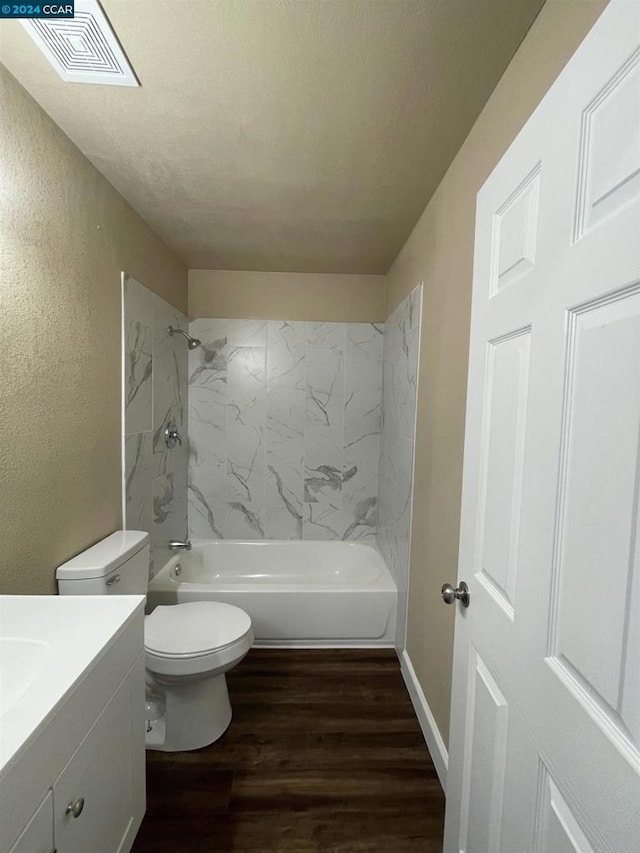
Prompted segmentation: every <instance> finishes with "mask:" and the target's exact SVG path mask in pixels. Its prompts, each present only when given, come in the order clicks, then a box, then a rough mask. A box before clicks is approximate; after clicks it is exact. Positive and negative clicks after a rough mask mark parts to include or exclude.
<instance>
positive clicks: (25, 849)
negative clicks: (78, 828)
mask: <svg viewBox="0 0 640 853" xmlns="http://www.w3.org/2000/svg"><path fill="white" fill-rule="evenodd" d="M52 850H53V797H52V796H51V791H49V793H48V794H47V796H46V797H45V798H44V800H43V801H42V803H41V804H40V806H39V808H38V810H37V812H36V813H35V814H34V816H33V817H32V818H31V820H30V821H29V823H28V824H27V826H26V827H25V830H24V832H23V833H22V835H21V836H20V838H18V840H17V841H16V843H15V844H14V845H13V847H12V848H11V850H10V851H9V853H51V851H52Z"/></svg>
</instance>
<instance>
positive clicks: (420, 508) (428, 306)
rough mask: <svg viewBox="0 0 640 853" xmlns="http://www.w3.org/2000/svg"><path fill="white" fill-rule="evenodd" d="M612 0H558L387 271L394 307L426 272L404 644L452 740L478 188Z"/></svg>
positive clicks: (440, 723) (546, 10) (527, 41)
mask: <svg viewBox="0 0 640 853" xmlns="http://www.w3.org/2000/svg"><path fill="white" fill-rule="evenodd" d="M605 6H606V0H549V2H547V4H546V5H545V6H544V8H543V10H542V12H541V14H540V16H539V17H538V19H537V20H536V22H535V24H534V25H533V27H532V29H531V30H530V32H529V34H528V35H527V37H526V39H525V41H524V42H523V44H522V45H521V47H520V49H519V50H518V52H517V54H516V55H515V56H514V58H513V60H512V62H511V64H510V65H509V67H508V68H507V70H506V72H505V74H504V76H503V78H502V80H501V81H500V83H499V84H498V86H497V87H496V89H495V91H494V93H493V94H492V96H491V98H490V100H489V101H488V102H487V105H486V106H485V108H484V110H483V112H482V114H481V115H480V117H479V118H478V120H477V122H476V124H475V125H474V127H473V129H472V131H471V133H470V134H469V136H468V137H467V139H466V141H465V143H464V145H463V146H462V148H461V149H460V152H459V153H458V155H457V157H456V159H455V160H454V162H453V163H452V165H451V167H450V168H449V170H448V172H447V174H446V175H445V177H444V179H443V180H442V182H441V184H440V186H439V187H438V190H437V191H436V193H435V195H434V197H433V198H432V200H431V202H430V203H429V205H428V206H427V208H426V210H425V211H424V213H423V215H422V217H421V219H420V220H419V222H418V224H417V225H416V227H415V229H414V231H413V233H412V234H411V236H410V237H409V239H408V241H407V243H406V244H405V246H404V248H403V249H402V251H401V252H400V254H399V255H398V257H397V259H396V261H395V262H394V264H393V266H392V268H391V270H390V271H389V276H388V291H387V314H390V313H391V311H392V310H393V309H394V308H395V307H396V305H397V304H398V303H399V302H400V300H401V299H402V298H403V297H404V296H405V295H406V294H407V293H408V292H409V291H410V290H411V289H412V288H413V287H415V285H416V283H417V282H419V281H424V285H425V286H424V301H423V326H422V347H421V353H420V380H419V388H418V428H417V440H416V471H415V483H414V489H415V491H414V510H413V541H412V548H411V573H410V591H409V628H408V643H407V649H408V653H409V656H410V658H411V661H412V663H413V666H414V668H415V671H416V673H417V676H418V678H419V680H420V683H421V685H422V688H423V690H424V693H425V695H426V697H427V700H428V702H429V705H430V707H431V710H432V711H433V714H434V717H435V719H436V722H437V724H438V726H439V728H440V731H441V733H442V734H443V737H444V739H445V741H447V740H448V731H449V699H450V691H451V664H452V650H453V620H454V611H453V608H447V607H445V606H444V605H443V604H442V602H441V600H440V586H441V585H442V583H443V582H444V581H452V580H454V579H455V577H456V574H457V559H458V534H459V513H460V492H461V480H462V450H463V438H464V416H465V396H466V381H467V358H468V338H469V314H470V303H471V280H472V262H473V240H474V224H475V197H476V193H477V192H478V190H479V189H480V187H481V186H482V184H483V183H484V181H485V180H486V178H487V177H488V176H489V174H490V173H491V171H492V170H493V168H494V166H495V165H496V164H497V162H498V161H499V160H500V158H501V156H502V154H503V153H504V151H505V150H506V149H507V148H508V146H509V145H510V143H511V142H512V140H513V139H514V138H515V136H516V135H517V133H518V131H519V130H520V129H521V127H522V126H523V124H524V123H525V121H526V120H527V118H528V117H529V115H530V114H531V113H532V112H533V110H534V108H535V107H536V105H537V104H538V103H539V101H540V99H541V98H542V96H543V95H544V94H545V92H546V91H547V89H548V88H549V86H550V85H551V84H552V83H553V81H554V80H555V78H556V77H557V76H558V73H559V72H560V71H561V69H562V68H563V67H564V65H565V64H566V62H567V60H568V59H569V58H570V56H571V55H572V54H573V52H574V51H575V49H576V48H577V47H578V45H579V44H580V42H581V41H582V39H583V38H584V36H585V35H586V33H587V32H588V30H589V29H590V28H591V26H592V25H593V23H594V22H595V20H596V19H597V17H598V15H599V14H600V12H601V11H602V10H603V9H604V7H605Z"/></svg>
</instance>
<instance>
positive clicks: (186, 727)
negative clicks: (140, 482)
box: [56, 530, 253, 752]
mask: <svg viewBox="0 0 640 853" xmlns="http://www.w3.org/2000/svg"><path fill="white" fill-rule="evenodd" d="M148 573H149V535H148V533H144V532H141V531H136V530H119V531H116V533H113V534H111V536H108V537H107V538H106V539H103V540H102V542H98V543H97V544H96V545H94V546H93V547H91V548H89V549H87V550H86V551H83V552H82V553H81V554H78V555H77V556H76V557H73V558H72V559H71V560H69V561H68V562H66V563H64V564H63V565H62V566H59V567H58V569H57V570H56V578H57V580H58V592H59V593H60V595H115V594H122V595H131V594H140V595H146V592H147V583H148ZM252 644H253V632H252V630H251V619H250V617H249V615H248V614H247V613H245V612H244V611H243V610H241V609H240V608H239V607H234V606H233V605H231V604H223V603H221V602H215V601H194V602H188V603H185V604H172V605H169V606H161V607H156V609H155V610H154V611H153V612H152V613H150V614H149V615H148V616H146V617H145V627H144V646H145V649H144V651H145V666H146V684H147V687H146V706H147V747H148V748H149V749H158V750H163V751H166V752H176V751H182V750H190V749H199V748H200V747H203V746H208V745H209V744H211V743H213V742H214V741H216V740H217V739H218V738H219V737H221V735H222V734H223V733H224V732H225V730H226V729H227V727H228V726H229V723H230V722H231V704H230V702H229V693H228V691H227V683H226V678H225V673H226V672H227V671H228V670H229V669H231V668H232V667H234V666H235V665H236V664H238V663H239V662H240V661H241V660H242V658H243V657H244V656H245V655H246V654H247V652H248V651H249V649H250V648H251V646H252Z"/></svg>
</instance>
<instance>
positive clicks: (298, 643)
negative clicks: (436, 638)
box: [252, 640, 395, 650]
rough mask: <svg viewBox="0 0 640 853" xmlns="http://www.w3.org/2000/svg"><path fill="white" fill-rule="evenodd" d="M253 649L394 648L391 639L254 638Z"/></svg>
mask: <svg viewBox="0 0 640 853" xmlns="http://www.w3.org/2000/svg"><path fill="white" fill-rule="evenodd" d="M252 648H254V649H390V650H391V649H395V645H394V642H393V640H256V641H255V642H254V644H253V647H252Z"/></svg>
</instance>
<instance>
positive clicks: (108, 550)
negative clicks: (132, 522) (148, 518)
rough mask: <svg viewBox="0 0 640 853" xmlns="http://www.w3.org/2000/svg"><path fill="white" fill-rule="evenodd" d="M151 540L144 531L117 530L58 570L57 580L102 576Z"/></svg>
mask: <svg viewBox="0 0 640 853" xmlns="http://www.w3.org/2000/svg"><path fill="white" fill-rule="evenodd" d="M148 542H149V534H148V533H145V532H144V531H143V530H116V532H115V533H112V534H111V536H107V538H106V539H102V540H101V541H100V542H97V543H96V544H95V545H92V546H91V548H87V550H86V551H82V552H81V553H80V554H77V555H76V556H75V557H72V558H71V559H70V560H67V562H66V563H63V564H62V565H61V566H58V568H57V569H56V578H57V579H58V580H81V579H86V578H102V577H105V576H106V575H108V574H109V573H110V572H112V571H113V570H114V569H117V568H118V566H121V565H122V564H123V563H125V562H126V561H127V560H129V559H131V557H133V555H134V554H137V552H138V551H140V550H141V549H142V548H144V546H145V545H146V544H147V543H148Z"/></svg>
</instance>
